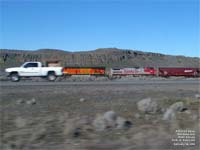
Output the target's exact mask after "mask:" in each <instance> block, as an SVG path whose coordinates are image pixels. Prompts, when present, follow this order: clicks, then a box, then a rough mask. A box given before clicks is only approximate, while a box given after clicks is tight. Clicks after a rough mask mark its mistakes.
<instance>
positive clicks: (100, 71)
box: [62, 67, 106, 75]
mask: <svg viewBox="0 0 200 150" xmlns="http://www.w3.org/2000/svg"><path fill="white" fill-rule="evenodd" d="M105 70H106V69H105V67H64V68H63V70H62V72H63V74H64V75H105Z"/></svg>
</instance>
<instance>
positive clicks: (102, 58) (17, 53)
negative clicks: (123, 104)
mask: <svg viewBox="0 0 200 150" xmlns="http://www.w3.org/2000/svg"><path fill="white" fill-rule="evenodd" d="M0 51H1V53H0V64H1V66H2V68H6V67H13V66H19V65H21V64H22V63H23V62H25V61H41V62H46V61H52V60H59V61H61V64H62V65H63V66H105V67H115V68H116V67H145V66H154V67H198V66H199V62H200V59H199V58H197V57H195V58H194V57H193V58H192V57H184V56H171V55H163V54H159V53H149V52H141V51H135V50H121V49H117V48H104V49H97V50H94V51H82V52H68V51H62V50H52V49H40V50H36V51H28V50H23V51H22V50H8V49H0Z"/></svg>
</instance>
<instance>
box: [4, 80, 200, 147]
mask: <svg viewBox="0 0 200 150" xmlns="http://www.w3.org/2000/svg"><path fill="white" fill-rule="evenodd" d="M145 98H151V100H153V101H155V102H156V104H157V105H158V109H157V111H156V112H155V113H149V112H142V111H140V110H139V109H138V107H137V103H138V102H139V101H140V100H142V99H145ZM199 98H200V96H199V80H198V79H190V80H184V79H181V80H164V81H160V80H158V81H148V80H147V81H132V80H130V81H99V82H98V81H93V82H53V83H52V82H34V81H27V82H23V81H21V82H19V83H12V82H9V81H2V82H1V106H0V109H1V124H0V125H1V129H0V134H1V140H0V142H1V143H0V145H1V148H0V149H2V150H32V149H33V150H171V149H187V150H189V149H190V150H197V149H199ZM176 102H183V104H184V110H181V111H180V112H176V114H175V115H176V117H174V119H173V120H170V119H169V120H163V115H164V114H165V113H166V111H167V110H168V108H169V107H170V106H171V105H172V104H174V103H176ZM111 110H112V111H113V112H115V113H116V114H117V116H120V117H122V118H124V119H126V120H127V121H128V123H129V126H127V127H126V128H120V129H117V128H114V127H107V128H105V129H103V130H101V131H99V130H97V129H96V126H95V125H94V120H95V119H96V118H97V117H98V116H101V115H102V114H105V112H107V111H111ZM127 121H126V123H127ZM177 130H191V131H194V132H195V135H194V136H195V141H194V142H193V143H194V145H189V146H187V145H184V146H183V145H179V146H177V145H174V142H173V141H172V139H175V138H176V136H177V132H176V131H177ZM189 143H192V142H189Z"/></svg>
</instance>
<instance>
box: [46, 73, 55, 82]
mask: <svg viewBox="0 0 200 150" xmlns="http://www.w3.org/2000/svg"><path fill="white" fill-rule="evenodd" d="M47 78H48V80H49V81H55V80H56V75H55V73H54V72H50V73H48V76H47Z"/></svg>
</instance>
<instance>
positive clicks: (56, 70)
mask: <svg viewBox="0 0 200 150" xmlns="http://www.w3.org/2000/svg"><path fill="white" fill-rule="evenodd" d="M5 72H6V73H7V74H8V76H9V77H10V79H11V81H13V82H17V81H19V80H20V78H21V77H47V79H48V80H49V81H55V80H56V78H57V77H58V76H61V75H62V74H63V73H62V67H43V66H42V63H41V62H25V63H24V64H23V65H22V66H21V67H15V68H7V69H5Z"/></svg>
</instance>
